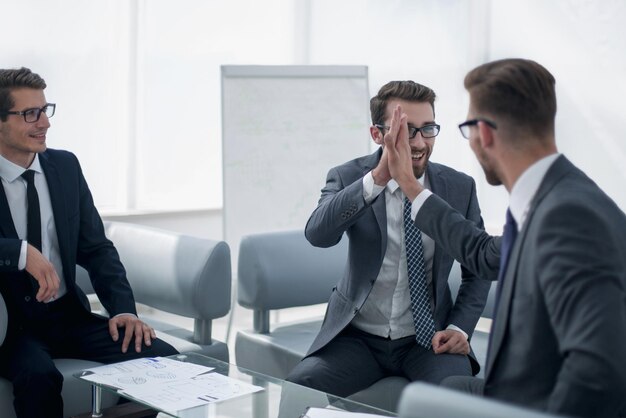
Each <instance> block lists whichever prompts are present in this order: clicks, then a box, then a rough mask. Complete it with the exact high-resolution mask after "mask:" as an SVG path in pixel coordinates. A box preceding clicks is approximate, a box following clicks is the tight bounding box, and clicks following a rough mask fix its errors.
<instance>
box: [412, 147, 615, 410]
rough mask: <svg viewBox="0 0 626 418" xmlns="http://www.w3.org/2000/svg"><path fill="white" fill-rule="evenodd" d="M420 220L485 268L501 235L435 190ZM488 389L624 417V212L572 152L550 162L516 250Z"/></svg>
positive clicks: (484, 271)
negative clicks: (491, 233)
mask: <svg viewBox="0 0 626 418" xmlns="http://www.w3.org/2000/svg"><path fill="white" fill-rule="evenodd" d="M416 224H417V225H418V227H419V228H422V230H424V232H426V233H427V234H428V235H429V236H431V237H432V238H433V239H434V240H435V241H436V242H438V243H439V244H440V245H441V246H442V247H444V248H446V249H448V251H449V252H450V253H452V254H453V255H454V257H455V258H457V259H458V260H460V261H462V262H464V263H465V264H466V265H467V266H468V267H469V268H471V269H472V270H473V271H475V272H478V273H480V275H481V277H490V278H492V279H495V278H496V276H497V272H498V262H497V254H498V252H499V240H497V239H493V238H492V237H490V236H488V235H487V234H485V233H484V231H479V230H477V229H476V228H474V227H473V226H472V225H470V224H469V223H467V222H464V221H463V220H462V217H461V216H460V215H459V214H458V213H455V212H454V211H453V210H452V209H451V208H450V207H449V206H448V205H447V204H446V203H445V202H443V201H442V200H441V199H438V198H437V197H436V196H431V197H429V198H428V199H427V200H426V202H425V204H424V206H423V207H422V208H421V209H420V212H419V214H418V217H417V220H416ZM502 286H503V287H502V293H501V299H500V303H499V307H498V311H497V313H496V321H495V325H494V328H493V329H492V331H491V332H492V336H491V338H492V346H491V349H490V352H489V355H488V358H487V365H486V372H485V395H487V396H492V397H494V398H498V399H501V400H504V401H510V402H513V403H517V404H522V405H527V406H530V407H533V408H536V409H540V410H547V411H551V412H557V413H561V414H566V415H573V416H587V417H603V416H617V415H618V410H619V409H620V407H621V405H622V404H623V403H624V399H626V398H625V395H626V216H625V215H624V213H623V212H622V211H621V210H620V209H619V208H618V207H617V206H616V205H615V203H614V202H613V201H612V200H611V199H610V198H609V197H608V196H606V195H605V194H604V192H602V190H600V188H599V187H598V186H597V185H596V184H595V183H593V181H592V180H590V179H589V178H588V177H587V176H586V175H585V174H584V173H582V172H581V171H580V170H578V169H577V168H576V167H575V166H574V165H572V164H571V163H570V162H569V161H568V160H567V159H566V158H565V157H563V156H561V157H559V158H558V159H557V160H556V161H555V163H554V164H553V165H552V166H551V167H550V169H549V170H548V172H547V173H546V176H545V178H544V179H543V181H542V183H541V185H540V187H539V189H538V191H537V194H536V195H535V197H534V199H533V201H532V203H531V207H530V211H529V214H528V217H527V219H526V222H525V224H524V225H523V229H522V230H521V231H520V233H519V235H518V237H517V239H516V241H515V245H514V247H513V249H512V252H511V256H510V261H509V265H508V268H507V272H506V275H505V277H504V279H503V284H502Z"/></svg>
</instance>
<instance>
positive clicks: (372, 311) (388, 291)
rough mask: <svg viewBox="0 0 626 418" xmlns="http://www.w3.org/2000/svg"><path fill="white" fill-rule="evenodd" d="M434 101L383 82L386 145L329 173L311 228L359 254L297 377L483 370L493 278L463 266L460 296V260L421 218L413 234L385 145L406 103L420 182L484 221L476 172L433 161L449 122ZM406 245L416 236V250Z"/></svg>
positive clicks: (381, 123)
mask: <svg viewBox="0 0 626 418" xmlns="http://www.w3.org/2000/svg"><path fill="white" fill-rule="evenodd" d="M434 101H435V93H434V92H433V90H431V89H430V88H428V87H425V86H422V85H420V84H418V83H415V82H413V81H393V82H390V83H388V84H386V85H385V86H383V87H382V88H381V89H380V91H379V92H378V94H377V95H376V96H375V97H373V98H372V99H371V102H370V108H371V113H372V122H373V125H372V126H371V128H370V133H371V136H372V138H373V140H374V142H376V143H377V144H379V145H381V148H379V149H378V151H377V152H375V153H374V154H372V155H368V156H364V157H360V158H357V159H355V160H352V161H349V162H347V163H345V164H343V165H341V166H338V167H335V168H333V169H331V170H330V172H329V173H328V177H327V180H326V186H325V187H324V188H323V189H322V196H321V198H320V200H319V204H318V207H317V208H316V209H315V211H314V212H313V214H312V215H311V217H310V219H309V221H308V223H307V226H306V232H305V233H306V237H307V239H308V240H309V241H310V242H311V243H312V244H313V245H315V246H318V247H330V246H333V245H335V244H337V243H338V242H339V241H340V240H341V238H342V236H343V235H344V233H346V234H347V235H348V238H349V240H350V242H349V258H348V263H347V268H346V271H345V275H344V277H343V278H341V279H340V280H339V282H338V283H337V287H336V288H334V289H333V292H332V294H331V297H330V300H329V303H328V308H327V311H326V317H325V319H324V322H323V325H322V328H321V330H320V332H319V334H318V335H317V337H316V339H315V340H314V342H313V344H312V345H311V347H310V349H309V351H308V353H307V355H306V357H305V358H304V359H303V360H302V362H300V363H299V364H298V365H297V366H296V367H295V368H294V370H293V371H292V372H291V373H290V375H289V376H288V378H287V380H290V381H293V382H296V383H299V384H302V385H305V386H309V387H313V388H315V389H318V390H322V391H325V392H328V393H332V394H336V395H339V396H348V395H350V394H352V393H355V392H357V391H359V390H361V389H364V388H366V387H368V386H370V385H371V384H373V383H375V382H376V381H378V380H379V379H381V378H383V377H386V376H393V375H397V376H404V377H406V378H408V379H410V380H423V381H427V382H432V383H439V382H440V381H441V380H442V379H443V378H445V377H447V376H451V375H467V376H470V375H471V374H476V373H477V372H478V370H479V366H478V363H477V362H476V360H475V359H474V357H473V355H472V354H471V349H470V346H469V338H470V337H471V335H472V332H473V330H474V327H475V326H476V322H477V321H478V318H479V317H480V315H481V313H482V310H483V307H484V304H485V300H486V297H487V293H488V292H489V288H490V282H488V281H485V280H481V279H479V278H477V277H476V276H475V275H473V274H471V273H469V272H468V271H467V270H466V269H464V268H463V272H462V276H463V280H462V284H461V286H460V290H459V294H458V296H457V298H456V302H453V300H452V297H451V294H450V288H449V286H448V275H449V273H450V269H451V267H452V263H453V259H452V257H451V256H450V255H449V254H448V253H446V252H444V251H442V250H441V248H439V247H436V246H435V244H434V242H433V241H432V239H430V238H429V237H428V236H426V235H425V234H421V233H420V231H418V230H417V229H415V228H414V226H413V225H412V222H409V224H410V227H411V228H413V230H412V232H410V233H405V223H404V214H403V210H404V209H405V203H404V200H405V199H404V197H405V196H404V194H403V193H402V191H401V190H400V189H399V188H398V184H397V183H396V182H395V181H394V180H392V179H391V175H390V172H389V166H388V163H387V151H386V147H384V146H382V145H383V135H384V133H385V132H386V131H388V130H389V124H390V122H391V114H392V111H391V109H393V108H395V107H396V106H397V105H399V104H401V105H402V106H403V107H404V109H405V110H406V112H407V114H408V130H409V135H408V136H409V138H410V140H409V141H410V142H409V143H410V152H411V175H412V177H413V180H415V181H420V182H423V183H424V184H425V186H426V187H427V188H429V189H430V190H432V191H433V192H434V193H437V194H438V195H439V196H441V197H442V198H443V199H445V200H446V201H448V202H449V204H450V205H451V206H452V207H454V208H456V209H457V210H458V211H460V212H461V213H463V215H464V216H465V217H467V218H468V219H470V220H471V221H472V222H473V225H475V226H476V227H478V228H482V227H483V222H482V219H481V216H480V209H479V207H478V201H477V199H476V187H475V183H474V180H473V179H472V178H470V177H469V176H467V175H465V174H462V173H459V172H457V171H455V170H453V169H451V168H449V167H446V166H443V165H440V164H435V163H429V158H430V155H431V153H432V150H433V146H434V143H435V137H436V136H437V134H438V133H439V129H440V127H439V125H437V124H436V122H435V111H434ZM409 204H410V202H409ZM409 209H410V207H409ZM409 213H410V212H409ZM407 219H408V217H407ZM407 237H409V238H410V239H409V238H407ZM405 244H411V245H410V246H409V248H410V250H409V251H408V252H407V250H406V249H405ZM409 277H411V278H409ZM410 287H411V288H412V289H411V290H409V288H410ZM416 289H418V290H416ZM410 294H411V296H410Z"/></svg>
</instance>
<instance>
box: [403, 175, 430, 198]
mask: <svg viewBox="0 0 626 418" xmlns="http://www.w3.org/2000/svg"><path fill="white" fill-rule="evenodd" d="M396 181H397V180H396ZM398 185H399V186H400V189H401V190H402V193H404V195H405V196H406V197H407V198H408V199H409V200H410V201H411V202H412V201H413V200H415V198H416V197H417V195H418V194H420V193H421V192H422V191H423V190H424V186H422V185H421V184H420V182H419V181H417V179H416V178H415V177H414V176H412V178H410V179H406V180H400V181H398Z"/></svg>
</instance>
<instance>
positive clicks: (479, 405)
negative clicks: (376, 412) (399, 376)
mask: <svg viewBox="0 0 626 418" xmlns="http://www.w3.org/2000/svg"><path fill="white" fill-rule="evenodd" d="M398 416H399V417H400V418H457V417H464V418H501V417H516V418H556V416H555V415H551V414H546V413H543V412H538V411H533V410H530V409H526V408H521V407H518V406H514V405H510V404H505V403H503V402H498V401H495V400H491V399H488V398H484V397H481V396H475V395H470V394H467V393H462V392H459V391H456V390H451V389H445V388H442V387H440V386H435V385H431V384H428V383H424V382H413V383H411V384H410V385H408V386H407V387H406V388H405V389H404V391H403V392H402V396H401V397H400V405H399V408H398Z"/></svg>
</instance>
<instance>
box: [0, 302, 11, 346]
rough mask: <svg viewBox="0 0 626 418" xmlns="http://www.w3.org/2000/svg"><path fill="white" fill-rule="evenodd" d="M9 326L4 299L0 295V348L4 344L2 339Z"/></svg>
mask: <svg viewBox="0 0 626 418" xmlns="http://www.w3.org/2000/svg"><path fill="white" fill-rule="evenodd" d="M8 324H9V315H8V313H7V307H6V305H5V304H4V298H3V297H2V294H0V347H1V346H2V343H3V342H4V337H6V335H7V326H8Z"/></svg>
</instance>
